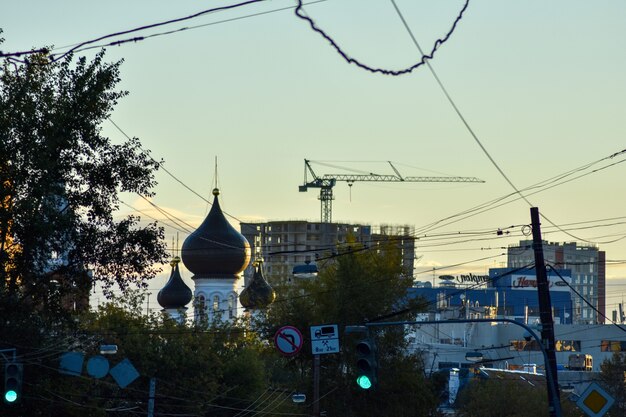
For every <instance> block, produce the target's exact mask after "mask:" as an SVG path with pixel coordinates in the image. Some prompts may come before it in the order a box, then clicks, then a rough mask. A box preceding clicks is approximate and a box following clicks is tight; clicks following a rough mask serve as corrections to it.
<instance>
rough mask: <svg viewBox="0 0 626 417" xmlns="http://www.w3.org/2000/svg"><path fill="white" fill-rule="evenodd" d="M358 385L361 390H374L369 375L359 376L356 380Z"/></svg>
mask: <svg viewBox="0 0 626 417" xmlns="http://www.w3.org/2000/svg"><path fill="white" fill-rule="evenodd" d="M356 383H357V385H358V386H359V387H360V388H363V389H370V388H372V381H371V380H370V379H369V377H368V376H367V375H359V376H358V377H357V379H356Z"/></svg>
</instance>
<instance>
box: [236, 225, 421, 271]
mask: <svg viewBox="0 0 626 417" xmlns="http://www.w3.org/2000/svg"><path fill="white" fill-rule="evenodd" d="M413 232H414V229H413V227H412V226H406V225H405V226H394V225H381V226H377V227H373V226H370V225H361V224H347V223H322V222H308V221H305V220H284V221H270V222H259V223H241V233H242V234H243V235H244V236H245V237H246V239H247V240H248V242H250V245H251V248H252V253H260V255H261V256H262V257H263V261H264V263H265V272H266V274H267V277H268V279H269V280H270V282H272V281H275V280H281V279H285V278H286V277H290V276H291V274H292V272H293V268H294V267H295V266H299V265H305V264H307V263H310V264H313V263H315V261H316V260H317V259H320V258H322V259H323V258H327V257H329V256H332V254H333V253H335V252H336V251H337V245H338V244H342V243H346V242H348V239H349V237H350V238H351V239H354V241H355V242H357V243H360V244H363V245H365V246H372V245H377V244H379V243H380V242H382V241H388V240H390V239H393V241H394V242H395V243H396V244H397V245H398V247H399V248H400V249H401V251H402V264H403V267H404V268H405V271H406V273H407V274H411V275H412V274H413V263H414V260H415V242H414V234H413ZM253 272H254V271H253V268H251V267H249V268H248V269H246V271H245V272H244V277H245V279H246V282H248V280H249V279H250V277H251V276H252V274H253Z"/></svg>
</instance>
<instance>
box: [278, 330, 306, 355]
mask: <svg viewBox="0 0 626 417" xmlns="http://www.w3.org/2000/svg"><path fill="white" fill-rule="evenodd" d="M303 342H304V340H303V339H302V333H300V330H298V329H296V328H295V327H293V326H283V327H281V328H280V329H278V331H277V332H276V334H275V335H274V344H275V345H276V348H277V349H278V351H279V352H280V353H282V354H283V355H285V356H292V355H295V354H296V353H298V352H300V349H302V343H303Z"/></svg>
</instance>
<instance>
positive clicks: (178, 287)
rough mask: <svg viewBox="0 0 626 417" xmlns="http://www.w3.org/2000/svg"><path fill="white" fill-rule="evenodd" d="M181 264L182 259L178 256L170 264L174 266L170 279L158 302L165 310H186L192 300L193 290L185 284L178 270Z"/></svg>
mask: <svg viewBox="0 0 626 417" xmlns="http://www.w3.org/2000/svg"><path fill="white" fill-rule="evenodd" d="M179 262H180V258H179V257H178V256H177V257H175V258H174V259H172V262H170V265H171V266H172V274H171V275H170V279H169V280H168V281H167V284H165V286H164V287H163V288H162V289H161V291H159V294H158V295H157V301H158V302H159V304H161V307H163V308H165V309H167V308H176V309H178V308H184V307H185V305H187V304H189V302H190V301H191V298H192V294H191V288H189V287H188V286H187V284H185V283H184V281H183V278H182V277H181V276H180V271H179V270H178V264H179Z"/></svg>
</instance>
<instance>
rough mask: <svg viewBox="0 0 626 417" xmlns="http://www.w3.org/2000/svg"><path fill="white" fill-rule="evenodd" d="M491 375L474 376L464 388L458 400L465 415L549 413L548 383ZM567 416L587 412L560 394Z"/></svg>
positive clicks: (524, 416)
mask: <svg viewBox="0 0 626 417" xmlns="http://www.w3.org/2000/svg"><path fill="white" fill-rule="evenodd" d="M515 378H516V379H515V380H514V379H506V378H504V379H503V378H501V377H500V378H499V377H497V376H496V377H492V378H489V379H474V380H470V381H469V383H468V384H467V385H466V386H465V387H464V388H463V389H461V391H460V392H459V395H458V398H457V402H456V404H457V405H458V410H459V415H460V416H462V417H501V416H507V417H527V416H546V417H547V416H548V415H549V411H548V398H547V393H546V386H545V384H536V383H535V384H533V385H531V384H529V383H528V382H527V381H526V380H522V379H519V378H517V377H515ZM561 411H562V414H563V416H564V417H583V416H584V413H583V412H582V411H581V410H580V409H579V408H578V407H576V405H575V404H574V403H573V402H572V401H570V400H568V399H567V398H566V394H565V393H562V394H561Z"/></svg>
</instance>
